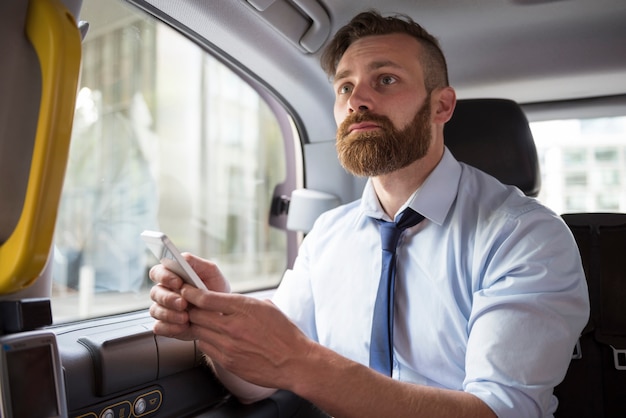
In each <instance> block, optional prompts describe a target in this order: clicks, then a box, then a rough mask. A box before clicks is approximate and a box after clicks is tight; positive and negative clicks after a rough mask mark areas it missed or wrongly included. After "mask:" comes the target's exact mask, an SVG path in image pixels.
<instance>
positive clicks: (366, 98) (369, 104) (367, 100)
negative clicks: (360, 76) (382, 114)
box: [348, 84, 374, 113]
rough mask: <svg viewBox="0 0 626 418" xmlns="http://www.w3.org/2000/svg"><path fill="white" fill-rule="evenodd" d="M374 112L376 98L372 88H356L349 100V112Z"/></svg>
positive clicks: (361, 85) (360, 85) (362, 86)
mask: <svg viewBox="0 0 626 418" xmlns="http://www.w3.org/2000/svg"><path fill="white" fill-rule="evenodd" d="M367 110H369V111H372V110H374V98H373V92H372V91H371V88H369V87H367V86H365V85H363V84H359V85H356V86H354V88H353V90H352V94H350V98H349V99H348V112H349V113H354V112H365V111H367Z"/></svg>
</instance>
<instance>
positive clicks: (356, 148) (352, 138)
mask: <svg viewBox="0 0 626 418" xmlns="http://www.w3.org/2000/svg"><path fill="white" fill-rule="evenodd" d="M428 99H430V96H428V97H427V100H426V101H425V102H424V105H423V106H422V107H421V108H420V109H419V110H418V111H417V112H416V113H415V117H414V118H413V120H412V121H411V122H409V124H408V125H407V126H406V127H405V128H404V129H402V130H398V129H396V128H395V127H394V126H393V123H391V121H390V120H389V118H387V117H386V116H382V115H375V114H371V113H369V112H354V113H352V114H350V115H349V116H348V117H347V118H346V119H344V121H343V122H342V124H341V125H340V127H339V129H338V130H337V154H338V155H339V161H340V162H341V165H342V166H343V167H344V168H345V169H346V170H348V171H349V172H350V173H352V174H354V175H356V176H361V177H374V176H379V175H382V174H388V173H391V172H393V171H396V170H398V169H400V168H404V167H406V166H407V165H409V164H411V163H412V162H414V161H416V160H418V159H421V158H423V157H424V156H425V155H426V153H427V152H428V148H429V146H430V140H431V130H430V100H428ZM371 123H375V124H376V125H377V126H378V127H379V129H372V130H365V131H364V132H352V133H351V132H350V127H354V126H360V125H364V124H371Z"/></svg>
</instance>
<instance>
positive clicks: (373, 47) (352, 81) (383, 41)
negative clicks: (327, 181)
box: [334, 34, 431, 176]
mask: <svg viewBox="0 0 626 418" xmlns="http://www.w3.org/2000/svg"><path fill="white" fill-rule="evenodd" d="M419 54H420V45H419V43H418V42H417V40H416V39H414V38H412V37H411V36H409V35H405V34H391V35H382V36H370V37H366V38H363V39H360V40H358V41H356V42H355V43H353V44H352V45H351V46H350V47H349V48H348V49H347V50H346V52H345V54H344V55H343V57H342V58H341V60H340V62H339V65H338V66H337V73H336V74H335V79H334V88H335V93H336V100H335V109H334V111H335V120H336V122H337V125H338V126H339V128H338V131H337V151H338V154H339V158H340V161H341V163H342V165H343V166H344V167H345V168H346V169H347V170H348V171H350V172H352V173H353V174H355V175H359V176H377V175H381V174H386V173H389V172H391V171H395V170H397V169H399V168H402V167H405V166H406V165H408V164H410V163H411V162H413V161H415V160H416V159H419V158H421V157H423V156H424V154H425V153H426V152H427V151H428V148H429V145H430V140H431V121H430V110H431V109H430V95H428V94H427V92H426V89H425V87H424V79H423V72H422V68H421V65H420V62H419V59H418V57H419Z"/></svg>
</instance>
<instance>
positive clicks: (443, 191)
mask: <svg viewBox="0 0 626 418" xmlns="http://www.w3.org/2000/svg"><path fill="white" fill-rule="evenodd" d="M460 178H461V165H460V164H459V162H458V161H457V160H456V159H455V158H454V156H453V155H452V153H451V152H450V151H449V150H448V148H445V149H444V153H443V157H442V158H441V161H439V164H437V166H436V167H435V169H434V170H433V171H432V173H430V175H429V176H428V177H427V178H426V181H424V183H423V184H422V186H421V187H420V188H419V189H417V190H416V191H415V192H414V193H413V194H412V195H411V197H409V199H408V200H407V201H406V203H405V204H404V205H403V206H402V208H400V210H399V211H398V213H400V212H402V210H404V209H405V208H406V207H410V208H411V209H413V210H415V211H416V212H418V213H421V214H422V215H424V217H425V218H427V219H428V220H430V221H432V222H434V223H436V224H437V225H441V224H443V222H444V220H445V219H446V217H447V216H448V212H449V210H450V207H451V206H452V202H454V199H455V198H456V195H457V192H458V188H459V180H460ZM361 211H362V212H363V214H364V215H366V216H369V217H371V218H376V219H385V220H390V219H389V217H388V216H387V215H386V214H385V211H384V210H383V209H382V207H381V206H380V202H379V201H378V197H377V196H376V192H375V191H374V186H373V185H372V180H371V178H370V179H368V180H367V183H366V184H365V189H364V190H363V195H362V196H361Z"/></svg>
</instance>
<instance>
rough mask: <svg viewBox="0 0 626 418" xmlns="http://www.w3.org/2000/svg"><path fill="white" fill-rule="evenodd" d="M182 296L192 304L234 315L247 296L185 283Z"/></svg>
mask: <svg viewBox="0 0 626 418" xmlns="http://www.w3.org/2000/svg"><path fill="white" fill-rule="evenodd" d="M181 296H182V297H183V298H184V299H185V300H186V301H187V302H189V303H191V304H192V305H195V306H197V307H199V308H202V309H205V310H207V311H211V312H220V313H222V314H224V315H232V314H234V313H236V312H237V311H238V310H239V307H240V306H241V303H242V298H245V296H242V295H238V294H234V293H223V292H214V291H211V290H209V291H208V292H206V291H203V290H199V289H197V288H195V287H193V286H190V285H184V286H183V288H182V289H181Z"/></svg>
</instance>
